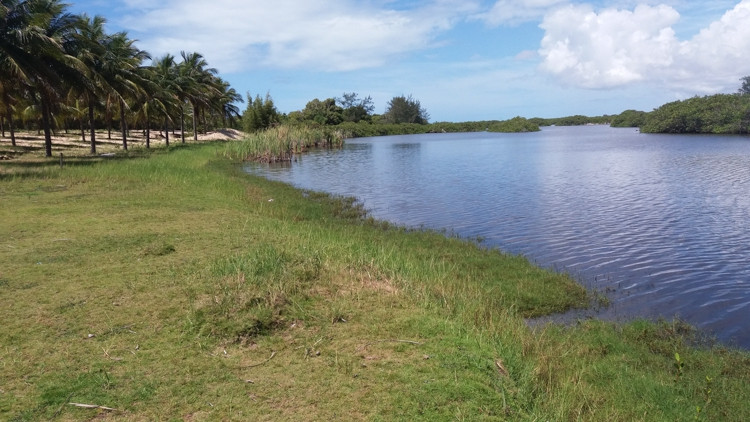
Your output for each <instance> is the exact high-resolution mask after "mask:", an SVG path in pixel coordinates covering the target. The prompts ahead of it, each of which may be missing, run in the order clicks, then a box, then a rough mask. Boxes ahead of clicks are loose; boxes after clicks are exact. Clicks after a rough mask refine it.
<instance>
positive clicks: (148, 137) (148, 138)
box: [146, 108, 151, 148]
mask: <svg viewBox="0 0 750 422" xmlns="http://www.w3.org/2000/svg"><path fill="white" fill-rule="evenodd" d="M150 123H151V122H149V118H148V108H146V148H151V124H150Z"/></svg>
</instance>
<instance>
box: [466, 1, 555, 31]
mask: <svg viewBox="0 0 750 422" xmlns="http://www.w3.org/2000/svg"><path fill="white" fill-rule="evenodd" d="M564 3H568V0H498V1H497V2H496V3H495V5H494V6H492V9H490V10H489V11H488V12H487V13H484V14H481V15H478V16H477V17H478V18H479V19H481V20H483V21H485V22H487V23H488V24H489V25H493V26H496V25H510V26H513V25H518V24H521V23H524V22H529V21H533V20H537V19H539V18H541V17H542V16H544V15H545V14H546V13H547V12H548V11H549V10H550V9H552V8H554V7H557V6H560V5H562V4H564Z"/></svg>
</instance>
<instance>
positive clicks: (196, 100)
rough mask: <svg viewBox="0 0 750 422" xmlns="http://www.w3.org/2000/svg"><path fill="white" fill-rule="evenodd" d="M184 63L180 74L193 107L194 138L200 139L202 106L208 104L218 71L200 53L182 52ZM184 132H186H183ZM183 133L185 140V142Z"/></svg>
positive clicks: (188, 99) (181, 65)
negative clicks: (212, 84) (199, 119)
mask: <svg viewBox="0 0 750 422" xmlns="http://www.w3.org/2000/svg"><path fill="white" fill-rule="evenodd" d="M180 55H181V56H182V63H180V65H179V68H180V76H181V77H182V78H184V87H185V88H186V90H185V98H186V99H187V101H188V102H189V103H190V107H191V108H192V109H193V140H195V141H197V140H198V117H199V114H200V107H201V106H203V105H207V104H208V99H209V98H210V96H211V94H212V91H213V90H215V87H213V86H211V83H210V82H211V79H212V78H213V77H214V76H215V75H216V74H217V73H218V71H217V70H216V69H214V68H212V67H207V66H208V62H207V61H206V59H204V58H203V56H202V55H200V54H199V53H186V52H184V51H182V52H180ZM183 133H184V132H183ZM184 139H185V138H184V135H183V142H184Z"/></svg>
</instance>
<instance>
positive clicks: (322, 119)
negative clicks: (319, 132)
mask: <svg viewBox="0 0 750 422" xmlns="http://www.w3.org/2000/svg"><path fill="white" fill-rule="evenodd" d="M343 113H344V110H343V109H342V108H341V107H339V106H337V105H336V100H335V99H333V98H327V99H325V100H323V101H320V100H319V99H317V98H316V99H314V100H312V101H309V102H308V103H307V105H305V108H304V109H303V110H302V116H303V119H304V120H309V121H313V122H317V123H319V124H321V125H337V124H339V123H341V122H342V121H344V115H343Z"/></svg>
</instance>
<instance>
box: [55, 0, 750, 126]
mask: <svg viewBox="0 0 750 422" xmlns="http://www.w3.org/2000/svg"><path fill="white" fill-rule="evenodd" d="M70 4H71V7H70V11H72V12H75V13H84V12H85V13H88V14H89V15H95V14H99V15H102V16H104V17H105V18H106V19H107V22H108V23H107V30H108V31H109V32H115V31H127V32H128V34H129V35H130V37H131V38H135V39H137V40H138V46H139V47H140V48H141V49H144V50H146V51H148V52H149V53H151V55H152V56H153V57H159V56H162V55H164V54H166V53H171V54H174V55H176V56H178V57H179V53H180V51H181V50H185V51H188V52H193V51H196V52H199V53H201V54H203V55H204V56H205V57H206V59H207V61H208V63H209V65H210V66H211V67H215V68H217V69H218V70H219V72H220V75H221V76H222V77H223V78H224V79H225V80H227V81H229V82H230V83H231V84H232V86H233V87H234V88H235V89H236V90H237V91H238V92H240V93H242V94H245V93H247V92H250V93H251V94H253V95H255V94H261V95H265V94H266V92H268V93H270V94H271V96H272V97H273V99H274V102H275V103H276V106H277V108H278V109H279V110H280V111H282V112H287V113H288V112H291V111H294V110H300V109H302V108H304V106H305V104H306V103H307V102H308V101H309V100H312V99H313V98H319V99H325V98H330V97H340V96H341V95H342V94H343V93H344V92H357V93H358V94H359V95H360V97H365V96H368V95H369V96H371V97H372V99H373V100H374V102H375V107H376V110H375V111H376V112H377V113H382V112H383V111H384V110H385V107H386V103H387V102H388V100H390V99H391V98H392V97H394V96H397V95H409V94H411V95H413V96H414V98H416V99H418V100H420V102H421V104H422V106H423V107H424V108H426V109H427V111H428V112H429V113H430V115H431V121H467V120H489V119H508V118H511V117H514V116H517V115H520V116H524V117H560V116H567V115H573V114H585V115H601V114H616V113H620V112H622V111H623V110H626V109H639V110H646V111H649V110H652V109H654V108H656V107H658V106H660V105H662V104H664V103H666V102H669V101H674V100H677V99H684V98H688V97H691V96H694V95H706V94H714V93H719V92H735V91H736V90H737V88H739V86H740V81H739V79H740V78H741V77H743V76H747V75H750V58H749V57H748V56H750V23H749V22H750V0H743V1H737V0H734V1H724V0H711V1H695V0H689V1H688V0H661V1H658V0H657V1H647V0H640V1H632V0H596V1H594V0H592V1H570V0H325V1H323V0H274V1H273V2H269V1H267V0H245V1H240V0H211V1H206V0H161V1H154V0H78V1H75V0H71V1H70ZM243 108H244V106H243Z"/></svg>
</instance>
